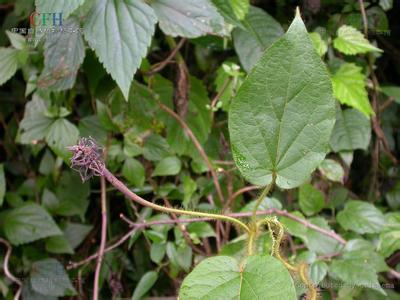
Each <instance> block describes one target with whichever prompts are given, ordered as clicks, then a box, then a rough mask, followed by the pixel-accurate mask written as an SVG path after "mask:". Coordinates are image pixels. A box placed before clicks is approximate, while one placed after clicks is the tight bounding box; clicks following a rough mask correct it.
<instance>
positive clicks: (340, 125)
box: [330, 108, 371, 152]
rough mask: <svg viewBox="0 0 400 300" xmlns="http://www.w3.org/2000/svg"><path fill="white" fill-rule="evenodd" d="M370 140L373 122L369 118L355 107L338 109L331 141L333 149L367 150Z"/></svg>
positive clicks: (336, 150) (337, 150)
mask: <svg viewBox="0 0 400 300" xmlns="http://www.w3.org/2000/svg"><path fill="white" fill-rule="evenodd" d="M370 140H371V124H370V122H369V120H368V118H366V117H365V116H364V115H363V114H361V113H360V112H359V111H358V110H355V109H343V110H342V109H340V108H338V109H337V111H336V123H335V127H334V128H333V132H332V136H331V141H330V145H331V148H332V150H333V151H335V152H339V151H351V150H356V149H363V150H366V149H367V148H368V145H369V142H370Z"/></svg>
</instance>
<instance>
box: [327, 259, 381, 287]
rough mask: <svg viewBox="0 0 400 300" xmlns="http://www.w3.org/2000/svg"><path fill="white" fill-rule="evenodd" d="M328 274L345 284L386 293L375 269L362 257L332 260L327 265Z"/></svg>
mask: <svg viewBox="0 0 400 300" xmlns="http://www.w3.org/2000/svg"><path fill="white" fill-rule="evenodd" d="M329 274H330V275H331V276H332V277H333V278H336V279H340V280H341V281H343V282H345V283H346V284H349V285H352V286H353V285H355V286H360V287H365V288H371V289H374V290H376V291H379V292H380V293H382V294H383V295H386V293H385V292H384V290H383V289H382V287H381V285H380V284H379V281H378V276H377V275H376V272H375V270H374V269H373V268H372V267H371V266H370V265H369V263H368V262H364V261H363V260H362V259H340V260H334V261H333V262H332V264H331V265H330V267H329Z"/></svg>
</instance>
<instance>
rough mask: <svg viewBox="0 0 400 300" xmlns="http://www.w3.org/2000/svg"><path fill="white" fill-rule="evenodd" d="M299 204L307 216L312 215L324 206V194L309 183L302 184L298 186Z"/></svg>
mask: <svg viewBox="0 0 400 300" xmlns="http://www.w3.org/2000/svg"><path fill="white" fill-rule="evenodd" d="M299 204H300V208H301V210H302V211H303V212H304V213H305V214H306V215H307V216H310V215H313V214H315V213H318V212H319V211H320V210H321V209H322V208H323V207H324V204H325V201H324V194H322V192H321V191H320V190H318V189H316V188H315V187H313V186H312V185H311V184H309V183H306V184H303V185H302V186H301V187H300V188H299Z"/></svg>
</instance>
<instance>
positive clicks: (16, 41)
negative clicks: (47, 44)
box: [6, 30, 26, 50]
mask: <svg viewBox="0 0 400 300" xmlns="http://www.w3.org/2000/svg"><path fill="white" fill-rule="evenodd" d="M6 34H7V36H8V39H9V40H10V42H11V46H13V47H14V48H15V49H18V50H22V49H25V48H26V38H25V37H24V36H23V35H21V34H18V33H14V32H11V31H8V30H6Z"/></svg>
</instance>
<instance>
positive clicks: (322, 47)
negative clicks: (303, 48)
mask: <svg viewBox="0 0 400 300" xmlns="http://www.w3.org/2000/svg"><path fill="white" fill-rule="evenodd" d="M310 39H311V42H312V43H313V45H314V48H315V50H316V51H317V53H318V54H319V56H324V55H325V53H326V52H327V51H328V45H327V44H326V43H325V41H324V40H323V39H322V38H321V36H320V34H319V33H318V32H311V33H310Z"/></svg>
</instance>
